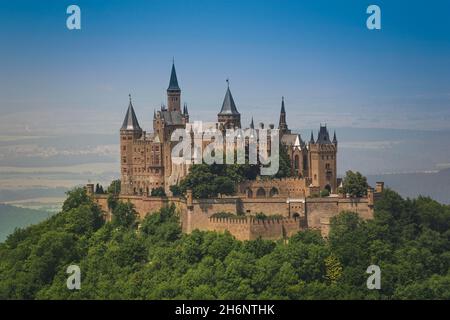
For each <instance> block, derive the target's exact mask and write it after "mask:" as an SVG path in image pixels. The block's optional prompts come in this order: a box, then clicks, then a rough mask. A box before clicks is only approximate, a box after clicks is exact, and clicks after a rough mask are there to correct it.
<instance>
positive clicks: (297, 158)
mask: <svg viewBox="0 0 450 320" xmlns="http://www.w3.org/2000/svg"><path fill="white" fill-rule="evenodd" d="M299 167H300V159H299V157H298V154H296V155H295V157H294V169H295V170H298V168H299Z"/></svg>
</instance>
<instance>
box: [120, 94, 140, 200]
mask: <svg viewBox="0 0 450 320" xmlns="http://www.w3.org/2000/svg"><path fill="white" fill-rule="evenodd" d="M129 97H130V102H129V104H128V109H127V113H126V114H125V119H124V120H123V124H122V127H121V128H120V164H121V165H120V167H121V180H120V181H121V185H122V186H121V192H122V193H125V194H130V193H133V192H134V188H133V181H132V177H133V169H134V165H135V164H134V162H133V144H134V142H135V141H136V140H138V139H139V138H141V136H142V134H143V132H142V129H141V127H140V126H139V122H138V120H137V117H136V114H135V113H134V108H133V103H132V101H131V95H129Z"/></svg>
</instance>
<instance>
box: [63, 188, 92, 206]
mask: <svg viewBox="0 0 450 320" xmlns="http://www.w3.org/2000/svg"><path fill="white" fill-rule="evenodd" d="M66 194H67V198H66V200H65V201H64V203H63V206H62V209H63V211H69V210H70V209H73V208H77V207H79V206H81V205H82V204H92V200H91V198H90V197H89V196H88V194H87V192H86V190H85V189H84V188H81V187H79V188H74V189H72V190H70V191H67V192H66Z"/></svg>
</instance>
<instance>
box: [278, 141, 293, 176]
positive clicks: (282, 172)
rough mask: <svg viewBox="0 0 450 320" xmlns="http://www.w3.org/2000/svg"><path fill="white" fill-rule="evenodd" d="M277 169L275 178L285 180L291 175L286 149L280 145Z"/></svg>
mask: <svg viewBox="0 0 450 320" xmlns="http://www.w3.org/2000/svg"><path fill="white" fill-rule="evenodd" d="M278 158H279V168H278V172H277V173H276V174H275V177H276V178H285V177H290V176H291V175H292V167H291V160H290V158H289V155H288V152H287V147H286V146H285V145H284V144H282V143H280V146H279V157H278Z"/></svg>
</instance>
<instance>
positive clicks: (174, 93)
mask: <svg viewBox="0 0 450 320" xmlns="http://www.w3.org/2000/svg"><path fill="white" fill-rule="evenodd" d="M180 98H181V89H180V87H179V86H178V79H177V72H176V71H175V62H173V63H172V72H171V73H170V81H169V87H168V88H167V105H168V109H169V111H178V112H180V111H181V108H180V104H181V102H180Z"/></svg>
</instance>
